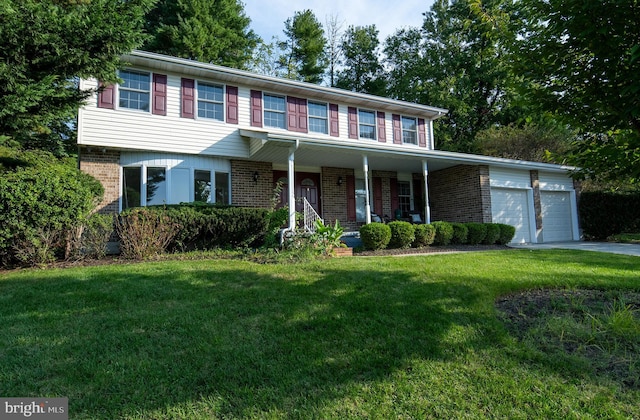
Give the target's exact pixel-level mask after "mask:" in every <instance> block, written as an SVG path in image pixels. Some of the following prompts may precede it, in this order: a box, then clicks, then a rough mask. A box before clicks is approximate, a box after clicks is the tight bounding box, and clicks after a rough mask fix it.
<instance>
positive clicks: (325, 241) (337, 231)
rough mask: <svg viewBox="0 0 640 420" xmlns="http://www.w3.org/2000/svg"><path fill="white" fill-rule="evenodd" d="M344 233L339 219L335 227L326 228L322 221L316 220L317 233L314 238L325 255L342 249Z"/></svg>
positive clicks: (328, 226) (327, 226)
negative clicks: (334, 249)
mask: <svg viewBox="0 0 640 420" xmlns="http://www.w3.org/2000/svg"><path fill="white" fill-rule="evenodd" d="M343 233H344V229H343V227H342V226H340V222H339V221H338V219H336V222H335V224H334V225H333V226H331V225H330V224H329V225H326V226H325V224H324V223H323V222H322V221H321V220H316V231H315V233H314V235H313V236H314V239H315V242H316V245H317V246H318V247H319V248H321V249H322V252H323V254H330V253H331V251H332V250H333V248H340V246H341V242H340V238H341V237H342V234H343Z"/></svg>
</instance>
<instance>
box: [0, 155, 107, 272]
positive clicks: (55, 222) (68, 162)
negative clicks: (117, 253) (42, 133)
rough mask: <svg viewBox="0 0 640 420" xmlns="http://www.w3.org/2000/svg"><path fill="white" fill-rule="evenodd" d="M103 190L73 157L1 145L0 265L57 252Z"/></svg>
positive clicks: (52, 255) (66, 245) (44, 257)
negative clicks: (66, 157) (62, 156)
mask: <svg viewBox="0 0 640 420" xmlns="http://www.w3.org/2000/svg"><path fill="white" fill-rule="evenodd" d="M103 192H104V190H103V188H102V185H101V184H100V183H99V182H98V181H97V180H96V179H94V178H93V177H91V176H89V175H87V174H85V173H84V172H81V171H80V170H78V168H77V162H76V161H75V160H74V159H62V160H59V159H57V158H55V157H54V156H53V155H51V154H50V153H46V152H41V151H20V150H14V149H9V148H6V147H0V214H1V215H2V223H0V264H2V265H9V264H14V263H16V262H20V263H28V264H38V263H41V262H42V263H44V262H49V261H52V260H54V259H55V258H60V257H62V256H63V255H64V254H65V252H66V251H67V250H68V249H69V243H70V241H71V240H72V239H73V238H72V232H73V231H74V230H75V228H76V227H77V226H78V225H79V224H80V223H81V222H82V221H83V220H84V219H85V218H86V217H87V216H88V215H89V214H90V213H91V211H92V210H93V209H94V208H95V206H96V204H97V203H98V202H99V201H100V199H101V198H102V194H103Z"/></svg>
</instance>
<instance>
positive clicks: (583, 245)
mask: <svg viewBox="0 0 640 420" xmlns="http://www.w3.org/2000/svg"><path fill="white" fill-rule="evenodd" d="M509 246H510V247H512V248H526V249H553V248H559V249H577V250H582V251H596V252H609V253H612V254H624V255H634V256H636V257H640V244H618V243H614V242H583V241H573V242H550V243H545V244H512V245H509Z"/></svg>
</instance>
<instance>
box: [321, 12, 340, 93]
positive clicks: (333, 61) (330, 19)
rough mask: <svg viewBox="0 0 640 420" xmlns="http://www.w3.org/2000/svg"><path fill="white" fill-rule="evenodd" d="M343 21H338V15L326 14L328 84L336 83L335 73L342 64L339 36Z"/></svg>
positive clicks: (333, 84)
mask: <svg viewBox="0 0 640 420" xmlns="http://www.w3.org/2000/svg"><path fill="white" fill-rule="evenodd" d="M342 25H343V22H342V21H340V19H339V17H338V15H329V16H327V19H326V22H325V28H326V33H327V47H326V53H327V62H328V66H329V68H328V70H327V73H328V78H329V80H328V82H329V86H332V87H334V86H335V85H336V73H337V71H338V67H339V66H340V65H341V64H342V51H341V50H340V37H341V30H342Z"/></svg>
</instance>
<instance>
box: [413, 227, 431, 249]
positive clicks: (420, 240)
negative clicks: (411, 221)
mask: <svg viewBox="0 0 640 420" xmlns="http://www.w3.org/2000/svg"><path fill="white" fill-rule="evenodd" d="M414 235H415V239H414V241H413V246H414V247H415V248H420V247H423V246H429V245H431V244H432V243H433V240H434V238H435V236H436V228H434V227H433V225H425V224H420V225H415V227H414Z"/></svg>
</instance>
